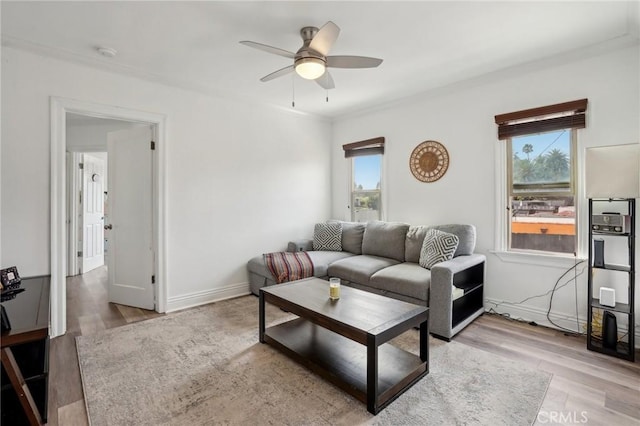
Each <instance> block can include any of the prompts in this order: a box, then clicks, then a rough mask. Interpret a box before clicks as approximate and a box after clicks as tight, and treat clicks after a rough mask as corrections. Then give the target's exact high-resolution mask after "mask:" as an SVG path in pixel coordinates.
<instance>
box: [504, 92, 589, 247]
mask: <svg viewBox="0 0 640 426" xmlns="http://www.w3.org/2000/svg"><path fill="white" fill-rule="evenodd" d="M586 105H587V100H586V99H583V100H580V101H573V102H567V103H564V104H557V105H550V106H547V107H541V108H534V109H531V110H525V111H518V112H515V113H509V114H503V115H500V116H496V123H497V124H498V125H499V127H498V137H499V139H502V140H504V143H505V144H506V176H505V178H506V189H507V194H506V200H507V203H508V205H507V208H506V211H507V213H508V218H507V220H505V221H504V223H505V225H506V229H505V232H506V234H507V235H506V237H507V238H506V242H507V247H506V248H507V250H526V251H535V252H550V253H575V252H576V251H577V244H576V183H575V176H576V172H575V164H576V149H577V148H576V144H577V142H576V141H577V129H579V128H584V127H585V111H586Z"/></svg>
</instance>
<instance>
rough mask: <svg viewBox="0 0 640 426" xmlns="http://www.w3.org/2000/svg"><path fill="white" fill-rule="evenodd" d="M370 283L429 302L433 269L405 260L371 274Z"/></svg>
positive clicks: (376, 286) (382, 288)
mask: <svg viewBox="0 0 640 426" xmlns="http://www.w3.org/2000/svg"><path fill="white" fill-rule="evenodd" d="M369 285H370V286H371V287H374V288H377V289H380V290H387V291H390V292H392V293H396V294H404V295H406V296H410V297H413V298H416V299H419V300H424V301H425V302H428V301H429V287H430V286H431V271H429V270H428V269H425V268H422V267H421V266H420V265H418V264H417V263H412V262H404V263H400V264H398V265H393V266H389V267H388V268H384V269H381V270H379V271H378V272H376V273H375V274H373V275H372V276H371V279H370V280H369Z"/></svg>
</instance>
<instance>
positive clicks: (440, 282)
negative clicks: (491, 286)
mask: <svg viewBox="0 0 640 426" xmlns="http://www.w3.org/2000/svg"><path fill="white" fill-rule="evenodd" d="M485 261H486V257H485V256H484V255H482V254H475V253H474V254H471V255H468V256H458V257H455V258H453V259H451V260H448V261H446V262H441V263H438V264H436V265H434V266H433V267H432V268H431V288H430V292H429V307H430V312H429V323H430V324H429V330H430V332H431V333H433V334H435V335H437V336H440V337H444V338H446V339H450V338H451V337H453V335H454V334H455V331H454V330H453V328H454V327H452V314H453V297H452V291H453V286H456V287H462V288H466V287H468V286H470V285H472V284H482V283H484V263H485Z"/></svg>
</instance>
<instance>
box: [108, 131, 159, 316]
mask: <svg viewBox="0 0 640 426" xmlns="http://www.w3.org/2000/svg"><path fill="white" fill-rule="evenodd" d="M151 140H152V130H151V127H150V126H144V127H137V128H133V129H127V130H121V131H117V132H112V133H109V135H108V137H107V145H108V158H109V164H108V166H109V173H108V175H109V203H108V211H107V214H108V221H109V223H108V224H106V225H105V226H106V228H107V231H106V232H107V233H108V234H107V235H108V238H109V256H107V261H108V267H109V274H108V275H109V301H110V302H114V303H119V304H122V305H129V306H135V307H138V308H143V309H154V299H155V297H154V296H155V295H154V288H153V287H154V286H153V285H152V277H153V275H154V253H153V232H152V231H153V216H152V201H153V200H152V193H153V191H152V190H153V188H152V182H153V180H152V172H153V169H152V167H153V166H152V164H153V162H152V154H153V151H152V150H151V147H150V144H151ZM108 228H111V229H108Z"/></svg>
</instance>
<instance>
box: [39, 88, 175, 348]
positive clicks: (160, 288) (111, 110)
mask: <svg viewBox="0 0 640 426" xmlns="http://www.w3.org/2000/svg"><path fill="white" fill-rule="evenodd" d="M51 112H52V120H51V123H52V139H51V148H52V191H51V204H52V215H51V217H52V223H51V230H52V233H51V257H52V259H51V335H52V336H53V337H55V336H59V335H62V334H64V333H65V331H66V291H67V289H66V277H67V275H69V276H73V275H77V274H78V273H82V272H83V269H84V270H85V272H86V271H87V270H88V269H93V270H94V271H95V270H98V271H100V270H101V269H100V268H102V269H105V268H106V274H102V275H104V276H107V277H108V283H107V285H108V287H109V291H108V299H107V300H105V304H106V303H107V302H108V301H114V302H116V303H121V304H128V305H132V306H139V307H143V308H144V309H153V310H155V311H157V312H164V311H165V306H166V288H165V279H164V277H165V276H166V263H165V262H164V257H165V252H166V249H165V245H164V241H165V239H164V228H165V227H164V220H165V214H164V198H165V197H164V193H165V183H164V182H165V180H164V170H165V167H164V152H165V151H164V138H163V135H164V117H163V116H160V115H157V114H150V113H145V112H140V111H133V110H125V109H122V108H118V107H110V106H104V105H96V104H90V103H84V102H79V101H74V100H68V99H61V98H52V100H51ZM105 148H106V149H105ZM103 152H106V153H107V154H106V155H105V154H97V153H103ZM100 157H103V158H100ZM68 160H69V161H68ZM87 161H90V162H94V163H95V164H94V166H92V167H93V169H92V170H87V173H81V172H78V173H76V172H75V171H74V167H76V166H77V165H78V164H83V166H82V167H84V165H85V163H86V162H87ZM104 163H106V164H104ZM101 164H102V165H101ZM103 166H104V169H102V173H100V170H101V167H103ZM80 170H82V169H80ZM107 170H109V172H108V173H107V172H106V171H107ZM114 170H115V171H114ZM74 175H76V176H75V177H74ZM80 176H81V178H80ZM67 178H69V179H67ZM74 179H75V180H74ZM87 184H89V185H88V186H87ZM74 186H75V188H74ZM81 186H82V189H81V190H79V188H80V187H81ZM105 187H106V188H107V191H104V188H105ZM105 192H106V196H107V198H106V201H107V204H106V205H107V206H109V207H108V208H107V210H106V211H104V210H103V211H102V214H101V213H100V211H99V210H100V209H99V208H97V207H104V206H105ZM80 194H82V195H80ZM80 197H85V198H84V199H81V198H80ZM87 197H90V198H91V205H92V206H93V207H92V208H91V209H87V208H85V207H86V205H87V204H86V203H81V202H80V201H82V202H85V201H87ZM114 200H120V202H118V203H117V205H118V208H116V207H115V206H114V205H115V204H116V203H114V202H113V201H114ZM71 206H76V209H75V211H74V209H73V208H70V207H71ZM141 206H144V208H141ZM85 210H86V211H85ZM96 210H98V211H96ZM79 213H80V214H79ZM91 214H93V216H94V217H93V219H92V220H93V222H92V223H88V222H87V221H84V223H83V220H84V219H85V218H84V216H90V215H91ZM110 215H111V216H112V217H110ZM105 218H106V219H107V220H108V222H109V223H106V222H105ZM105 227H112V229H113V230H108V231H107V233H104V228H105ZM87 230H89V231H88V232H87ZM99 231H102V232H99ZM140 232H142V233H140ZM105 235H106V246H105ZM118 235H120V237H118ZM74 246H75V248H76V250H74ZM116 247H122V250H118V249H116ZM140 247H144V249H142V250H141V249H140ZM77 248H82V250H77ZM87 248H90V250H88V251H87V252H90V254H91V255H92V256H90V257H91V258H90V259H86V258H83V257H81V255H82V256H84V254H85V249H87ZM105 248H106V251H105ZM100 252H101V253H100ZM118 253H121V254H120V255H119V254H118ZM95 254H97V255H98V256H97V257H96V256H93V255H95ZM100 254H102V256H103V259H100ZM105 254H106V256H105ZM136 256H138V257H136ZM74 258H75V259H74ZM101 260H103V262H102V263H103V265H100V263H101ZM104 261H106V265H105V264H104V263H105V262H104ZM114 262H115V263H114ZM79 264H82V266H80V267H78V265H79ZM98 275H100V273H98ZM142 277H143V278H142ZM135 280H138V281H135ZM142 280H144V283H143V282H142ZM113 289H115V290H116V291H112V290H113ZM143 290H144V291H143ZM149 295H151V298H149ZM114 298H119V299H117V300H113V299H114ZM143 299H144V300H147V302H145V303H146V304H145V305H144V306H140V305H139V304H140V303H142V302H141V300H143ZM149 300H150V302H148V301H149Z"/></svg>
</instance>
